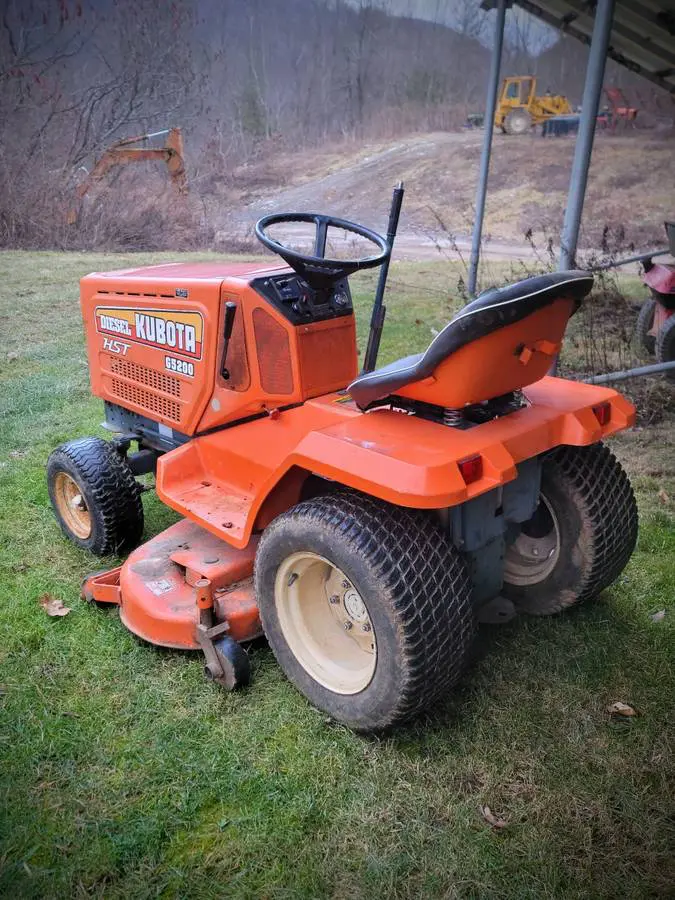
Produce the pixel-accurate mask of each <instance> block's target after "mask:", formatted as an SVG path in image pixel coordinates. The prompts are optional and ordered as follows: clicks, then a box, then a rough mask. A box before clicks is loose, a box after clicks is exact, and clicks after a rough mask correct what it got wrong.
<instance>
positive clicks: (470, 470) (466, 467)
mask: <svg viewBox="0 0 675 900" xmlns="http://www.w3.org/2000/svg"><path fill="white" fill-rule="evenodd" d="M457 465H458V466H459V471H460V472H461V473H462V478H463V479H464V484H473V482H474V481H478V479H479V478H482V477H483V457H482V456H481V455H480V453H474V455H473V456H467V458H466V459H460V461H459V462H458V463H457Z"/></svg>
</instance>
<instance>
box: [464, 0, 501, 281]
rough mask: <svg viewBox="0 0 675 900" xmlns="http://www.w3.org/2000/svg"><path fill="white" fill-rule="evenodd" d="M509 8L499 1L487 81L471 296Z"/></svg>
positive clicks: (483, 211)
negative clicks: (505, 23)
mask: <svg viewBox="0 0 675 900" xmlns="http://www.w3.org/2000/svg"><path fill="white" fill-rule="evenodd" d="M507 5H509V6H510V0H497V4H496V8H497V18H496V19H495V33H494V43H493V46H492V60H491V62H490V77H489V78H488V89H487V101H486V104H485V119H484V128H485V131H484V133H483V150H482V152H481V157H480V170H479V173H478V188H477V190H476V219H475V221H474V223H473V237H472V239H471V260H470V263H469V284H468V288H469V295H470V296H471V297H473V296H474V295H475V293H476V282H477V280H478V261H479V259H480V242H481V238H482V236H483V218H484V216H485V197H486V195H487V183H488V175H489V173H490V150H491V148H492V134H493V132H494V128H495V109H496V107H497V92H498V90H499V70H500V68H501V62H502V44H503V43H504V21H505V19H506V7H507Z"/></svg>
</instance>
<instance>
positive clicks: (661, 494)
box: [658, 488, 670, 503]
mask: <svg viewBox="0 0 675 900" xmlns="http://www.w3.org/2000/svg"><path fill="white" fill-rule="evenodd" d="M658 497H659V500H660V501H661V503H667V502H668V501H669V500H670V497H669V496H668V494H666V492H665V491H664V490H663V488H661V490H660V491H659V493H658Z"/></svg>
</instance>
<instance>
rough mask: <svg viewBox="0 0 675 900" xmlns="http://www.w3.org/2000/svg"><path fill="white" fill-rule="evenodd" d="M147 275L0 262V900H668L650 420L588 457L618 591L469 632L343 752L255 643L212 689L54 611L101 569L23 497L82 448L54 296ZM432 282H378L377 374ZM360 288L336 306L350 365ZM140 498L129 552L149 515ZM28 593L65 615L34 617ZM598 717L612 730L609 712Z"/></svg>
mask: <svg viewBox="0 0 675 900" xmlns="http://www.w3.org/2000/svg"><path fill="white" fill-rule="evenodd" d="M158 258H162V257H161V255H158V254H155V255H152V256H150V255H145V256H143V257H134V258H132V257H129V256H124V257H123V256H112V255H107V256H105V255H84V254H80V255H77V254H72V255H67V254H56V253H32V254H30V253H3V254H1V255H0V285H1V286H0V336H1V344H0V504H1V508H2V516H1V522H0V632H1V640H0V669H1V671H0V682H2V694H1V696H0V896H4V897H59V898H60V897H68V898H69V897H85V896H87V897H89V896H94V897H105V898H114V897H125V898H129V897H132V898H133V897H151V896H152V897H154V896H163V897H214V896H219V897H220V896H222V897H252V898H253V897H266V898H295V897H307V898H318V897H331V898H361V897H363V898H380V897H401V898H407V897H410V898H413V897H414V898H417V897H444V898H455V897H462V898H464V897H471V898H474V897H475V898H489V897H494V898H503V897H514V898H547V897H556V898H558V897H575V898H576V897H635V898H644V897H651V896H666V895H668V893H669V890H671V889H672V884H673V878H674V876H675V871H674V870H673V863H672V851H673V846H675V843H674V838H675V835H674V833H673V828H672V821H673V820H672V813H673V776H674V775H675V771H674V767H673V758H672V748H671V745H672V740H673V729H672V725H673V722H672V712H673V699H674V690H673V648H674V645H675V641H674V640H673V635H674V633H675V604H674V603H673V600H674V599H675V527H674V510H675V504H674V502H673V500H674V499H675V452H674V446H675V436H674V434H673V431H674V429H673V418H672V417H670V418H668V417H667V418H666V419H665V420H664V421H662V422H661V423H660V424H658V425H656V426H654V427H653V428H642V429H637V430H635V431H633V432H632V433H630V434H628V435H623V436H620V437H618V438H617V439H615V440H614V442H613V446H614V448H615V450H616V452H617V453H618V455H619V456H620V457H621V459H622V461H623V462H624V464H625V465H626V467H627V469H628V470H629V472H630V474H631V477H632V479H633V483H634V486H635V489H636V492H637V495H638V500H639V505H640V513H641V530H640V537H639V543H638V548H637V550H636V552H635V555H634V557H633V559H632V561H631V563H630V565H629V566H628V568H627V570H626V571H625V573H624V575H623V576H622V577H621V579H620V580H619V582H618V583H617V584H616V585H615V586H614V587H613V588H611V589H610V590H608V591H606V592H605V593H604V594H603V596H602V597H601V598H600V599H599V601H597V602H596V603H594V604H592V605H588V606H586V607H583V608H579V609H577V610H573V611H570V612H569V613H567V614H565V615H562V616H559V617H556V618H552V619H543V620H539V619H525V618H522V619H518V620H516V621H515V622H513V623H511V624H509V625H507V626H502V627H501V628H492V629H491V628H484V629H483V630H482V631H481V635H480V638H479V642H478V645H477V648H476V659H475V663H474V665H473V666H472V668H471V670H470V671H469V672H468V674H467V676H466V678H465V680H464V682H463V684H462V686H461V687H460V689H459V690H458V691H456V692H455V693H454V694H453V695H452V696H449V697H448V698H447V699H446V700H445V701H444V703H442V704H441V705H440V706H439V707H437V708H436V709H434V710H433V711H432V712H431V713H430V714H429V715H428V716H427V717H426V718H424V719H422V720H419V721H416V722H414V723H413V724H411V725H409V726H407V727H405V728H400V729H398V730H397V731H395V732H394V733H393V734H390V735H388V736H386V737H383V738H379V739H378V738H365V737H359V736H356V735H354V734H352V733H350V732H349V731H347V730H346V729H345V728H342V727H340V726H336V725H335V724H332V723H331V722H329V721H327V720H326V718H325V716H324V715H322V714H321V713H319V712H317V711H315V710H313V709H311V708H310V707H309V706H308V704H307V702H306V701H305V700H304V699H303V697H301V696H300V695H299V694H298V693H297V692H296V691H295V690H294V689H293V688H292V687H291V685H290V684H289V683H288V682H287V681H286V680H285V678H284V677H283V675H282V674H281V672H280V670H279V669H278V668H277V666H276V664H275V662H274V659H273V657H272V654H271V652H270V651H269V650H268V649H267V647H266V646H265V644H264V642H260V644H259V645H256V646H255V647H254V648H253V649H252V650H251V661H252V668H253V683H252V686H251V687H250V688H249V689H248V690H246V691H244V692H241V693H237V694H231V695H228V694H225V693H224V692H222V691H221V690H220V689H218V688H217V687H215V686H214V685H212V684H208V683H206V682H205V681H204V679H203V676H202V662H201V660H200V658H199V656H197V655H187V654H181V653H177V652H170V651H158V650H156V649H153V648H152V647H149V646H147V645H144V644H141V643H140V642H139V641H138V640H136V639H135V638H134V637H133V636H132V635H131V634H129V633H128V632H127V631H126V630H125V629H124V628H123V627H122V625H121V624H120V622H119V621H118V617H117V613H116V611H115V610H108V611H102V610H99V609H96V608H94V607H90V606H88V605H86V604H85V603H84V602H83V601H81V600H80V599H79V585H80V581H81V579H82V577H83V576H84V575H85V574H86V573H87V572H88V571H91V570H92V569H96V568H100V567H101V563H100V562H99V561H98V560H97V559H95V558H93V557H90V556H88V555H87V554H86V553H84V552H81V551H79V550H77V549H76V548H75V547H74V546H72V545H71V544H69V543H68V542H67V541H66V540H65V539H64V538H63V537H62V535H61V532H60V531H59V530H58V528H57V526H56V524H55V522H54V519H53V517H52V514H51V511H50V508H49V504H48V498H47V489H46V485H45V479H44V467H45V461H46V458H47V456H48V454H49V452H50V450H51V449H52V448H53V447H55V446H56V445H57V444H59V443H60V442H61V441H64V440H66V439H68V438H72V437H77V436H82V435H86V434H90V433H95V434H103V432H102V430H101V429H100V427H99V422H100V421H101V418H102V411H101V403H100V402H99V401H98V400H96V399H93V398H91V397H90V395H89V391H88V378H87V367H86V361H85V355H84V346H83V338H82V331H81V323H80V316H79V308H78V286H77V281H78V278H79V277H80V276H81V275H83V274H85V273H86V272H88V271H91V270H94V269H110V268H120V267H123V266H126V265H129V264H130V263H132V262H133V263H138V262H149V261H156V260H157V259H158ZM164 258H166V256H165V257H164ZM456 276H457V271H456V270H453V269H452V267H450V266H448V264H444V263H429V264H424V265H423V264H413V263H407V264H403V263H402V264H397V265H393V266H392V280H393V283H394V289H393V290H392V294H391V298H390V319H389V321H388V323H387V326H385V338H384V342H383V356H382V359H383V360H386V359H390V358H392V357H394V356H397V355H401V354H402V353H410V352H413V351H414V350H418V349H421V348H422V347H423V346H425V345H426V344H427V343H428V341H429V339H430V337H431V334H432V329H433V328H438V327H440V326H441V325H442V324H443V323H444V322H445V321H446V320H447V318H448V316H449V315H450V312H451V309H452V308H453V306H455V305H456V304H457V301H455V300H453V299H452V291H451V292H450V294H448V291H447V290H446V286H447V285H448V284H450V285H451V287H452V286H453V285H454V284H456ZM372 282H373V276H369V275H365V276H362V278H361V281H360V282H359V284H358V286H357V306H358V312H359V315H360V321H361V328H360V335H361V344H362V346H363V335H364V333H365V323H366V322H367V300H368V295H367V288H368V287H369V286H370V285H371V284H372ZM429 289H431V290H429ZM144 502H145V504H146V521H147V527H146V535H147V536H150V535H153V534H155V533H157V532H158V531H160V530H161V529H162V528H164V527H165V526H166V525H168V524H170V523H171V522H173V521H174V520H175V515H174V513H173V512H171V511H170V510H167V509H166V508H164V507H162V505H161V504H160V503H159V502H158V501H157V499H156V498H155V496H154V495H152V494H146V496H145V501H144ZM108 562H109V563H110V564H111V565H113V564H115V562H116V561H115V560H113V559H111V560H109V561H108ZM45 593H48V594H51V595H53V596H55V597H57V598H59V599H61V600H62V601H63V602H64V603H65V604H66V605H67V606H70V607H72V612H71V613H70V614H69V615H68V616H66V617H64V618H56V619H52V618H48V617H47V616H46V615H45V613H44V611H43V610H42V608H41V607H40V605H39V598H40V597H41V596H42V595H44V594H45ZM660 610H666V613H665V617H662V618H659V617H658V616H657V619H658V621H654V620H653V619H652V615H653V614H654V613H657V612H659V611H660ZM617 700H620V701H623V702H625V703H628V704H631V705H632V706H633V707H635V709H636V710H637V711H638V712H639V715H638V716H636V717H635V718H634V719H630V720H620V721H615V720H614V719H612V717H611V716H610V715H609V714H608V712H607V706H608V705H609V704H610V703H612V702H614V701H617ZM483 804H487V805H489V806H490V808H491V809H492V810H493V811H494V812H495V813H496V814H498V815H499V816H501V817H502V818H503V819H504V820H505V822H506V827H504V828H503V829H501V830H495V829H493V828H491V827H490V826H489V825H488V824H487V823H486V822H485V821H484V820H483V818H482V817H481V814H480V807H481V805H483ZM671 896H672V895H671Z"/></svg>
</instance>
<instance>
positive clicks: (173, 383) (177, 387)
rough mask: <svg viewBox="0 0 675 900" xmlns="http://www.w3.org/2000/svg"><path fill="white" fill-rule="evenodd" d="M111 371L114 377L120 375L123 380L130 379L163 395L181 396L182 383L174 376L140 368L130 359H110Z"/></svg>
mask: <svg viewBox="0 0 675 900" xmlns="http://www.w3.org/2000/svg"><path fill="white" fill-rule="evenodd" d="M110 371H111V372H112V373H113V375H120V376H121V377H122V378H128V379H129V380H130V381H135V382H137V383H138V384H144V385H145V386H146V387H151V388H154V389H155V390H156V391H161V392H162V393H163V394H171V396H173V397H180V395H181V381H180V380H179V379H178V378H174V377H173V376H172V375H165V374H164V372H157V371H156V370H155V369H149V368H148V367H147V366H139V365H138V363H135V362H131V361H130V360H128V359H117V358H116V357H112V358H111V359H110Z"/></svg>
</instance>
